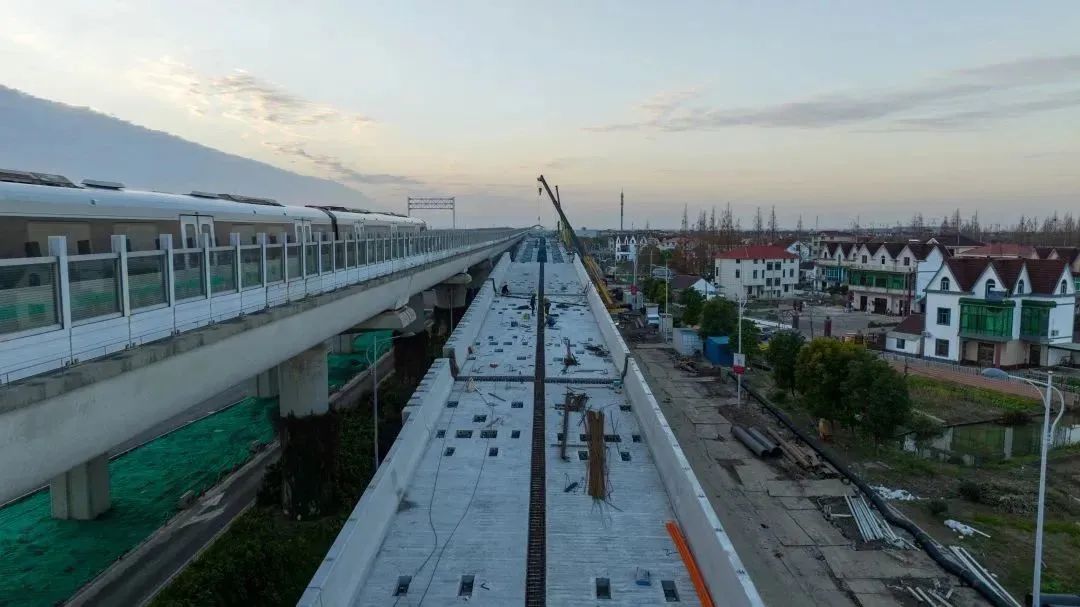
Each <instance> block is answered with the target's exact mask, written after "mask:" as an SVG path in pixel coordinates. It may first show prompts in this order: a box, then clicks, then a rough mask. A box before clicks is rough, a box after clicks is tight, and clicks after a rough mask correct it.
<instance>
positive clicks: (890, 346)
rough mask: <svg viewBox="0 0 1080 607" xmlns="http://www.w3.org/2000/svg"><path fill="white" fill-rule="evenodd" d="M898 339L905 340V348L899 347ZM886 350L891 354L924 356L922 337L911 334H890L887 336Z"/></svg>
mask: <svg viewBox="0 0 1080 607" xmlns="http://www.w3.org/2000/svg"><path fill="white" fill-rule="evenodd" d="M897 339H902V340H904V347H902V348H901V347H899V346H897V344H896V340H897ZM885 349H886V350H888V351H890V352H900V353H902V354H911V355H912V356H919V355H920V354H922V336H921V335H911V334H910V333H889V334H888V335H886V336H885Z"/></svg>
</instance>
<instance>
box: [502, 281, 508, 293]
mask: <svg viewBox="0 0 1080 607" xmlns="http://www.w3.org/2000/svg"><path fill="white" fill-rule="evenodd" d="M502 294H503V296H504V297H505V296H507V295H509V294H510V287H509V286H507V284H506V283H505V282H504V283H503V286H502Z"/></svg>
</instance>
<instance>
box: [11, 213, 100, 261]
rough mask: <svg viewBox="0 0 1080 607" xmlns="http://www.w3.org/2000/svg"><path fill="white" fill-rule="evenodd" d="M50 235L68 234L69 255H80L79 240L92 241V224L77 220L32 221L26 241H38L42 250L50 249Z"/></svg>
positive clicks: (27, 231)
mask: <svg viewBox="0 0 1080 607" xmlns="http://www.w3.org/2000/svg"><path fill="white" fill-rule="evenodd" d="M50 236H67V248H68V251H67V252H68V255H79V254H80V253H79V241H86V243H87V247H89V243H90V224H89V223H83V222H77V221H30V222H27V224H26V241H27V242H34V243H37V249H38V250H40V251H48V250H49V237H50Z"/></svg>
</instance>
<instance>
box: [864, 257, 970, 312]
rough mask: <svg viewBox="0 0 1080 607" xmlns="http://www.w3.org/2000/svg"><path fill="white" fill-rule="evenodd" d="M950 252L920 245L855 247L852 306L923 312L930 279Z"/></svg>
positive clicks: (889, 310)
mask: <svg viewBox="0 0 1080 607" xmlns="http://www.w3.org/2000/svg"><path fill="white" fill-rule="evenodd" d="M947 257H948V252H947V251H946V250H945V248H944V247H942V246H940V245H931V244H923V243H920V242H917V241H915V242H907V243H904V242H876V243H871V242H867V243H862V244H859V245H857V246H855V247H853V248H852V250H851V253H850V254H849V255H848V260H847V262H845V264H846V274H847V277H846V283H847V285H848V298H849V301H850V303H851V306H852V307H853V308H855V309H857V310H866V311H869V312H874V313H877V314H899V315H902V316H906V315H908V314H911V313H912V312H919V311H921V309H920V308H921V306H920V305H919V301H920V300H921V299H922V297H923V294H924V292H925V290H926V286H927V285H928V284H929V283H930V277H931V276H933V275H934V273H936V272H937V271H938V269H939V268H940V267H941V264H942V262H943V261H944V260H945V259H946V258H947Z"/></svg>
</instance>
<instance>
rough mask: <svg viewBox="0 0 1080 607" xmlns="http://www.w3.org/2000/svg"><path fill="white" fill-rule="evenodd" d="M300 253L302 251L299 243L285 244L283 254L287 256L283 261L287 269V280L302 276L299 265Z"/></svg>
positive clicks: (302, 272)
mask: <svg viewBox="0 0 1080 607" xmlns="http://www.w3.org/2000/svg"><path fill="white" fill-rule="evenodd" d="M302 254H303V251H301V250H300V245H298V244H290V245H286V246H285V255H286V257H287V259H286V260H285V263H286V265H287V266H288V269H289V280H296V279H297V278H300V277H301V276H303V274H304V271H303V269H301V267H300V256H301V255H302Z"/></svg>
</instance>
